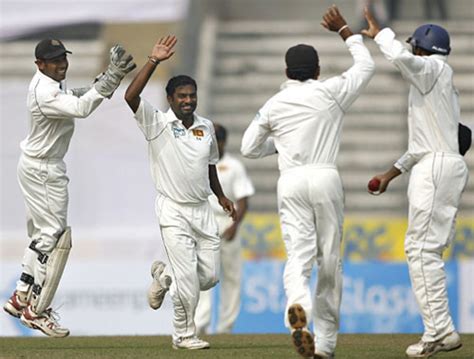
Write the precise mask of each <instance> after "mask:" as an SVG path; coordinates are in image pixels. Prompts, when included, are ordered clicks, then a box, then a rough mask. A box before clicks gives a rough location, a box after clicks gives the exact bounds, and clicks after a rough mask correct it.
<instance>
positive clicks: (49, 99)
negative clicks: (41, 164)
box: [20, 70, 104, 159]
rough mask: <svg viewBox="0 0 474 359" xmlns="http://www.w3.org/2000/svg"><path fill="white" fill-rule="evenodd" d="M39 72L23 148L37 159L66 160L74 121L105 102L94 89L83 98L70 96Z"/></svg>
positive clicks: (31, 88) (32, 87)
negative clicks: (28, 129)
mask: <svg viewBox="0 0 474 359" xmlns="http://www.w3.org/2000/svg"><path fill="white" fill-rule="evenodd" d="M59 86H60V83H59V82H57V81H55V80H53V79H52V78H50V77H48V76H46V75H44V74H43V73H42V72H40V71H39V70H38V71H37V72H36V74H35V76H33V79H32V80H31V83H30V86H29V89H28V98H27V106H28V110H29V112H30V121H29V122H30V123H29V124H30V132H29V134H28V136H27V137H26V139H25V140H23V141H22V142H21V144H20V147H21V149H22V151H23V153H25V154H26V155H27V156H29V157H34V158H54V159H62V158H63V157H64V155H65V154H66V152H67V150H68V148H69V142H70V141H71V136H72V134H73V132H74V118H84V117H87V116H88V115H89V114H90V113H91V112H92V111H94V110H95V109H96V108H97V106H99V104H100V103H101V102H102V100H103V99H104V97H103V96H101V95H100V94H99V93H98V92H97V91H96V90H95V88H94V87H92V88H91V89H90V90H89V91H88V92H86V93H85V94H84V95H83V96H82V97H76V96H73V95H70V94H67V93H66V92H65V91H63V90H62V89H61V88H60V87H59Z"/></svg>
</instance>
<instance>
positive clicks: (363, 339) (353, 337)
mask: <svg viewBox="0 0 474 359" xmlns="http://www.w3.org/2000/svg"><path fill="white" fill-rule="evenodd" d="M418 338H419V337H418V336H416V335H405V334H394V335H390V334H380V335H375V334H371V335H367V334H345V335H344V334H342V335H340V337H339V342H338V347H337V351H336V357H337V358H338V359H341V358H350V359H352V358H354V359H357V358H364V359H372V358H374V359H375V358H377V359H390V358H404V357H405V355H404V352H405V348H406V347H407V346H408V345H409V344H412V343H413V342H415V341H417V340H418ZM203 339H206V340H208V341H209V342H210V343H211V349H209V350H199V351H185V350H179V351H178V350H174V349H172V348H171V344H170V341H171V337H169V336H155V337H149V336H146V337H145V336H137V337H69V338H65V339H51V338H38V337H36V338H0V358H2V359H4V358H25V359H26V358H28V359H29V358H51V359H53V358H163V359H173V358H193V359H194V358H197V359H199V358H213V359H214V358H243V359H244V358H248V359H263V358H272V359H273V358H275V359H277V358H285V359H291V358H294V359H298V358H300V356H299V355H298V354H297V353H296V352H295V350H294V349H293V346H292V345H291V342H290V337H289V335H281V334H269V335H215V336H207V337H203ZM462 339H463V344H464V346H463V347H462V348H461V349H460V350H457V351H454V352H452V353H441V354H439V355H438V356H436V358H452V359H454V358H459V359H461V358H462V359H473V358H474V335H473V334H470V335H462Z"/></svg>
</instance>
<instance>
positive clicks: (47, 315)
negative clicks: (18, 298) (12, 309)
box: [20, 305, 69, 338]
mask: <svg viewBox="0 0 474 359" xmlns="http://www.w3.org/2000/svg"><path fill="white" fill-rule="evenodd" d="M58 319H59V318H58V315H57V313H56V312H53V310H52V309H51V308H49V309H46V310H45V311H44V312H43V313H41V314H37V313H35V312H34V310H33V309H32V308H31V305H29V306H28V307H26V308H25V309H24V310H23V313H22V315H21V318H20V320H21V322H22V323H23V324H24V325H26V326H27V327H28V328H32V329H38V330H40V331H42V332H43V333H44V334H46V335H47V336H50V337H54V338H64V337H67V336H68V335H69V329H67V328H63V327H61V326H60V325H59V323H58Z"/></svg>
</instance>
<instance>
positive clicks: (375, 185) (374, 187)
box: [367, 178, 380, 192]
mask: <svg viewBox="0 0 474 359" xmlns="http://www.w3.org/2000/svg"><path fill="white" fill-rule="evenodd" d="M367 187H368V188H369V191H371V192H376V191H378V190H379V188H380V180H378V179H377V178H372V179H371V180H370V181H369V184H368V185H367Z"/></svg>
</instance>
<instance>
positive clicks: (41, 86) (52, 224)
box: [3, 39, 135, 337]
mask: <svg viewBox="0 0 474 359" xmlns="http://www.w3.org/2000/svg"><path fill="white" fill-rule="evenodd" d="M70 53H71V52H70V51H68V50H66V48H65V47H64V45H63V43H62V42H61V41H59V40H55V39H45V40H42V41H40V42H39V43H38V45H37V46H36V49H35V57H36V61H35V63H36V66H37V67H38V70H37V72H36V74H35V75H34V77H33V79H32V80H31V83H30V86H29V90H28V98H27V105H28V110H29V113H30V119H29V124H30V131H29V134H28V136H27V137H26V139H25V140H24V141H23V142H21V152H22V154H21V157H20V161H19V163H18V182H19V184H20V188H21V191H22V193H23V195H24V198H25V205H26V213H27V229H28V236H29V238H30V240H31V242H30V244H29V246H28V247H27V248H26V250H25V253H24V257H23V263H22V266H23V273H22V274H21V276H20V280H19V281H18V282H17V285H16V289H15V291H14V293H13V295H12V296H11V297H10V299H9V300H8V301H7V302H6V303H5V305H4V306H3V308H4V310H5V311H6V312H7V313H9V314H10V315H12V316H14V317H17V318H20V319H21V322H22V323H23V324H24V325H26V326H27V327H30V328H32V329H38V330H40V331H42V332H43V333H44V334H46V335H48V336H51V337H66V336H68V335H69V329H67V328H64V327H61V326H60V324H59V323H58V321H57V317H56V315H55V312H54V311H53V310H52V309H51V308H49V306H50V304H51V302H52V300H53V298H54V294H55V292H56V289H57V287H58V284H59V281H60V279H61V276H62V273H63V270H64V267H65V265H66V261H67V258H68V255H69V251H70V249H71V229H70V227H68V226H67V206H68V201H69V196H68V190H67V185H68V182H69V178H68V177H67V175H66V164H65V163H64V160H63V158H64V156H65V154H66V152H67V150H68V147H69V142H70V140H71V136H72V134H73V131H74V118H85V117H87V116H89V115H90V114H91V113H92V112H93V111H94V110H95V109H96V108H97V106H99V105H100V103H101V102H102V101H103V100H104V98H106V97H107V98H110V97H111V96H112V94H113V93H114V91H115V90H116V89H117V87H118V86H119V84H120V81H121V80H122V78H123V77H124V76H125V75H126V74H127V73H129V72H130V71H132V70H133V69H134V68H135V64H134V63H133V61H132V60H133V59H132V57H131V56H130V55H128V56H125V50H124V49H123V48H122V47H121V46H119V45H117V46H115V47H113V48H112V49H111V51H110V64H109V66H108V69H107V70H106V71H105V73H103V74H101V75H100V76H99V77H98V78H97V79H96V82H95V83H94V85H93V86H89V87H85V88H77V89H72V90H70V91H67V90H66V87H65V85H66V84H65V81H64V80H65V78H66V72H67V69H68V65H69V63H68V59H67V54H70Z"/></svg>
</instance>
